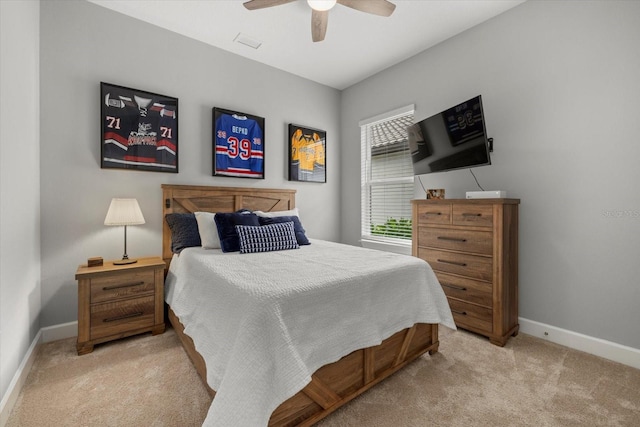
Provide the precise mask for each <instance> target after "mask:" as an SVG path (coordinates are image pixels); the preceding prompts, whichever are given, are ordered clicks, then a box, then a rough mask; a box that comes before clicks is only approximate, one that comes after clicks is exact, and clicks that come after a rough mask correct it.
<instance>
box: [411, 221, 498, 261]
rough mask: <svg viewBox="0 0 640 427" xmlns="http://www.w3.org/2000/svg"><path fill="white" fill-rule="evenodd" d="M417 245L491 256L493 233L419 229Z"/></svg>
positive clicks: (429, 228) (430, 228)
mask: <svg viewBox="0 0 640 427" xmlns="http://www.w3.org/2000/svg"><path fill="white" fill-rule="evenodd" d="M418 245H419V246H428V247H431V248H440V249H450V250H454V251H462V252H474V253H478V254H483V255H491V254H493V233H492V232H491V231H473V230H459V229H449V228H432V227H420V229H419V231H418Z"/></svg>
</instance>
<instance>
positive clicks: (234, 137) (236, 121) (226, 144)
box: [212, 107, 265, 179]
mask: <svg viewBox="0 0 640 427" xmlns="http://www.w3.org/2000/svg"><path fill="white" fill-rule="evenodd" d="M212 112H213V120H212V121H213V134H212V147H213V153H212V162H213V176H229V177H236V178H253V179H264V143H265V141H264V135H265V128H264V126H265V119H264V117H259V116H255V115H253V114H247V113H242V112H240V111H234V110H228V109H225V108H218V107H214V108H213V111H212Z"/></svg>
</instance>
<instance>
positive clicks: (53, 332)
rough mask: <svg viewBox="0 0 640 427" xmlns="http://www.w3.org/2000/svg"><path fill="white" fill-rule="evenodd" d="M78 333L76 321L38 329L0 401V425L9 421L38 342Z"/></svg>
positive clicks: (34, 356)
mask: <svg viewBox="0 0 640 427" xmlns="http://www.w3.org/2000/svg"><path fill="white" fill-rule="evenodd" d="M77 335H78V322H69V323H63V324H60V325H55V326H48V327H46V328H42V329H40V331H38V333H37V334H36V337H35V338H34V339H33V341H32V342H31V345H30V346H29V349H28V350H27V353H26V354H25V356H24V358H23V359H22V363H20V366H18V371H17V372H16V374H15V375H14V376H13V379H12V380H11V383H10V384H9V388H8V389H7V392H6V393H5V395H4V396H3V397H2V401H1V402H0V427H4V426H5V425H6V424H7V421H9V415H11V410H12V409H13V407H14V406H15V404H16V401H17V400H18V395H19V394H20V390H22V386H23V385H24V383H25V382H26V381H27V376H28V375H29V372H30V371H31V367H32V366H33V362H34V361H35V359H36V354H37V349H38V346H39V345H40V344H43V343H47V342H51V341H57V340H62V339H65V338H71V337H75V336H77Z"/></svg>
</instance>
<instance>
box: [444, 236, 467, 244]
mask: <svg viewBox="0 0 640 427" xmlns="http://www.w3.org/2000/svg"><path fill="white" fill-rule="evenodd" d="M438 240H449V241H451V242H462V243H464V242H466V241H467V239H461V238H459V237H447V236H438Z"/></svg>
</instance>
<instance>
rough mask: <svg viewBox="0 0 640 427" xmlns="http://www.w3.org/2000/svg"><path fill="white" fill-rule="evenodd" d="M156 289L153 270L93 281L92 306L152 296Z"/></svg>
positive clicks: (126, 273) (125, 273)
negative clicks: (117, 300)
mask: <svg viewBox="0 0 640 427" xmlns="http://www.w3.org/2000/svg"><path fill="white" fill-rule="evenodd" d="M154 289H155V276H154V271H153V270H146V271H136V272H122V273H119V274H111V275H109V276H104V277H96V278H93V279H91V304H96V303H101V302H105V301H111V300H115V299H119V298H126V297H135V296H142V295H152V294H153V292H154Z"/></svg>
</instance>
